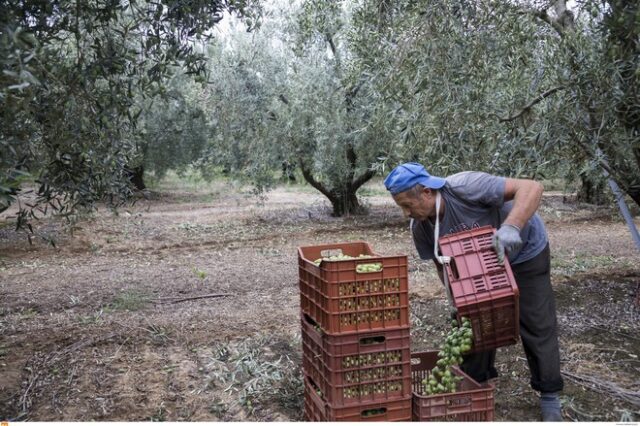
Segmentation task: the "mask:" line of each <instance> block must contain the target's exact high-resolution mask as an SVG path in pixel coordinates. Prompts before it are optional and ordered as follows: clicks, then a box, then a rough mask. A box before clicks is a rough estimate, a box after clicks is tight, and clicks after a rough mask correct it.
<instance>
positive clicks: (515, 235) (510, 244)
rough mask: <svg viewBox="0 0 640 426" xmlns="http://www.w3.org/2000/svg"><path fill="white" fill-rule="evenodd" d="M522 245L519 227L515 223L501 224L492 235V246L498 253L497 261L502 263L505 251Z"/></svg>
mask: <svg viewBox="0 0 640 426" xmlns="http://www.w3.org/2000/svg"><path fill="white" fill-rule="evenodd" d="M520 247H522V238H520V228H518V227H517V226H515V225H509V224H508V223H505V224H503V225H502V226H501V227H500V229H498V232H496V233H495V235H494V236H493V248H494V249H495V251H496V254H497V255H498V263H499V264H500V265H502V264H504V256H505V251H506V252H507V253H513V252H516V251H518V250H520Z"/></svg>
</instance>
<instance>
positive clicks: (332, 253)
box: [320, 248, 343, 257]
mask: <svg viewBox="0 0 640 426" xmlns="http://www.w3.org/2000/svg"><path fill="white" fill-rule="evenodd" d="M341 254H343V253H342V249H341V248H336V249H326V250H321V251H320V256H321V257H331V256H340V255H341Z"/></svg>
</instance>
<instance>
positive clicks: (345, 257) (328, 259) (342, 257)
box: [313, 254, 382, 267]
mask: <svg viewBox="0 0 640 426" xmlns="http://www.w3.org/2000/svg"><path fill="white" fill-rule="evenodd" d="M370 257H373V256H372V255H370V254H361V255H359V256H357V257H354V256H349V255H348V254H337V255H335V256H329V257H320V258H318V259H316V260H314V261H313V263H315V264H316V265H320V262H322V261H323V260H324V261H325V262H335V261H339V260H353V259H368V258H370ZM380 266H381V267H382V265H380Z"/></svg>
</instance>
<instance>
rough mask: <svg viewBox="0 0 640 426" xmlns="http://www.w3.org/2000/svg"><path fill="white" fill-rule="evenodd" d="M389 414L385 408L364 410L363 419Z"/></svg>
mask: <svg viewBox="0 0 640 426" xmlns="http://www.w3.org/2000/svg"><path fill="white" fill-rule="evenodd" d="M386 412H387V409H386V408H385V407H381V408H372V409H370V410H363V411H362V417H373V416H381V415H383V414H385V413H386Z"/></svg>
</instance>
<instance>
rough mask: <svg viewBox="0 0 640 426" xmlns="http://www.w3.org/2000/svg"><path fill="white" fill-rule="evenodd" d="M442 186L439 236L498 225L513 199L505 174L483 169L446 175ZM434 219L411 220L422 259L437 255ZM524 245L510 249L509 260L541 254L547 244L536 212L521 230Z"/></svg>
mask: <svg viewBox="0 0 640 426" xmlns="http://www.w3.org/2000/svg"><path fill="white" fill-rule="evenodd" d="M446 180H447V183H446V184H445V186H444V187H443V188H442V189H440V193H441V195H442V198H443V199H444V205H445V208H444V217H443V218H442V219H441V220H440V237H442V236H444V235H448V234H452V233H455V232H460V231H465V230H469V229H473V228H479V227H481V226H485V225H491V226H493V227H494V228H496V229H498V228H499V227H500V224H501V223H502V222H503V221H504V220H505V218H506V217H507V215H508V214H509V212H510V211H511V208H512V207H513V201H508V202H506V203H505V202H504V186H505V182H506V179H505V178H504V177H498V176H493V175H490V174H487V173H483V172H462V173H457V174H455V175H452V176H449V177H447V178H446ZM434 227H435V222H434V223H431V221H430V220H425V221H418V220H413V221H412V222H411V228H412V233H413V242H414V244H415V245H416V249H417V250H418V254H419V255H420V258H421V259H424V260H428V259H433V258H435V256H434V253H433V233H434ZM520 236H521V237H522V241H523V245H522V247H521V249H520V251H518V252H514V253H509V254H508V256H509V262H510V263H511V264H512V265H513V264H517V263H522V262H525V261H527V260H529V259H532V258H534V257H535V256H536V255H538V254H539V253H540V252H541V251H542V250H544V248H545V247H546V245H547V242H548V238H547V232H546V230H545V228H544V223H543V222H542V219H541V218H540V216H538V214H537V213H536V214H534V215H533V216H532V217H531V219H529V221H528V222H527V223H526V225H525V226H524V228H522V231H521V232H520Z"/></svg>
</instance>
